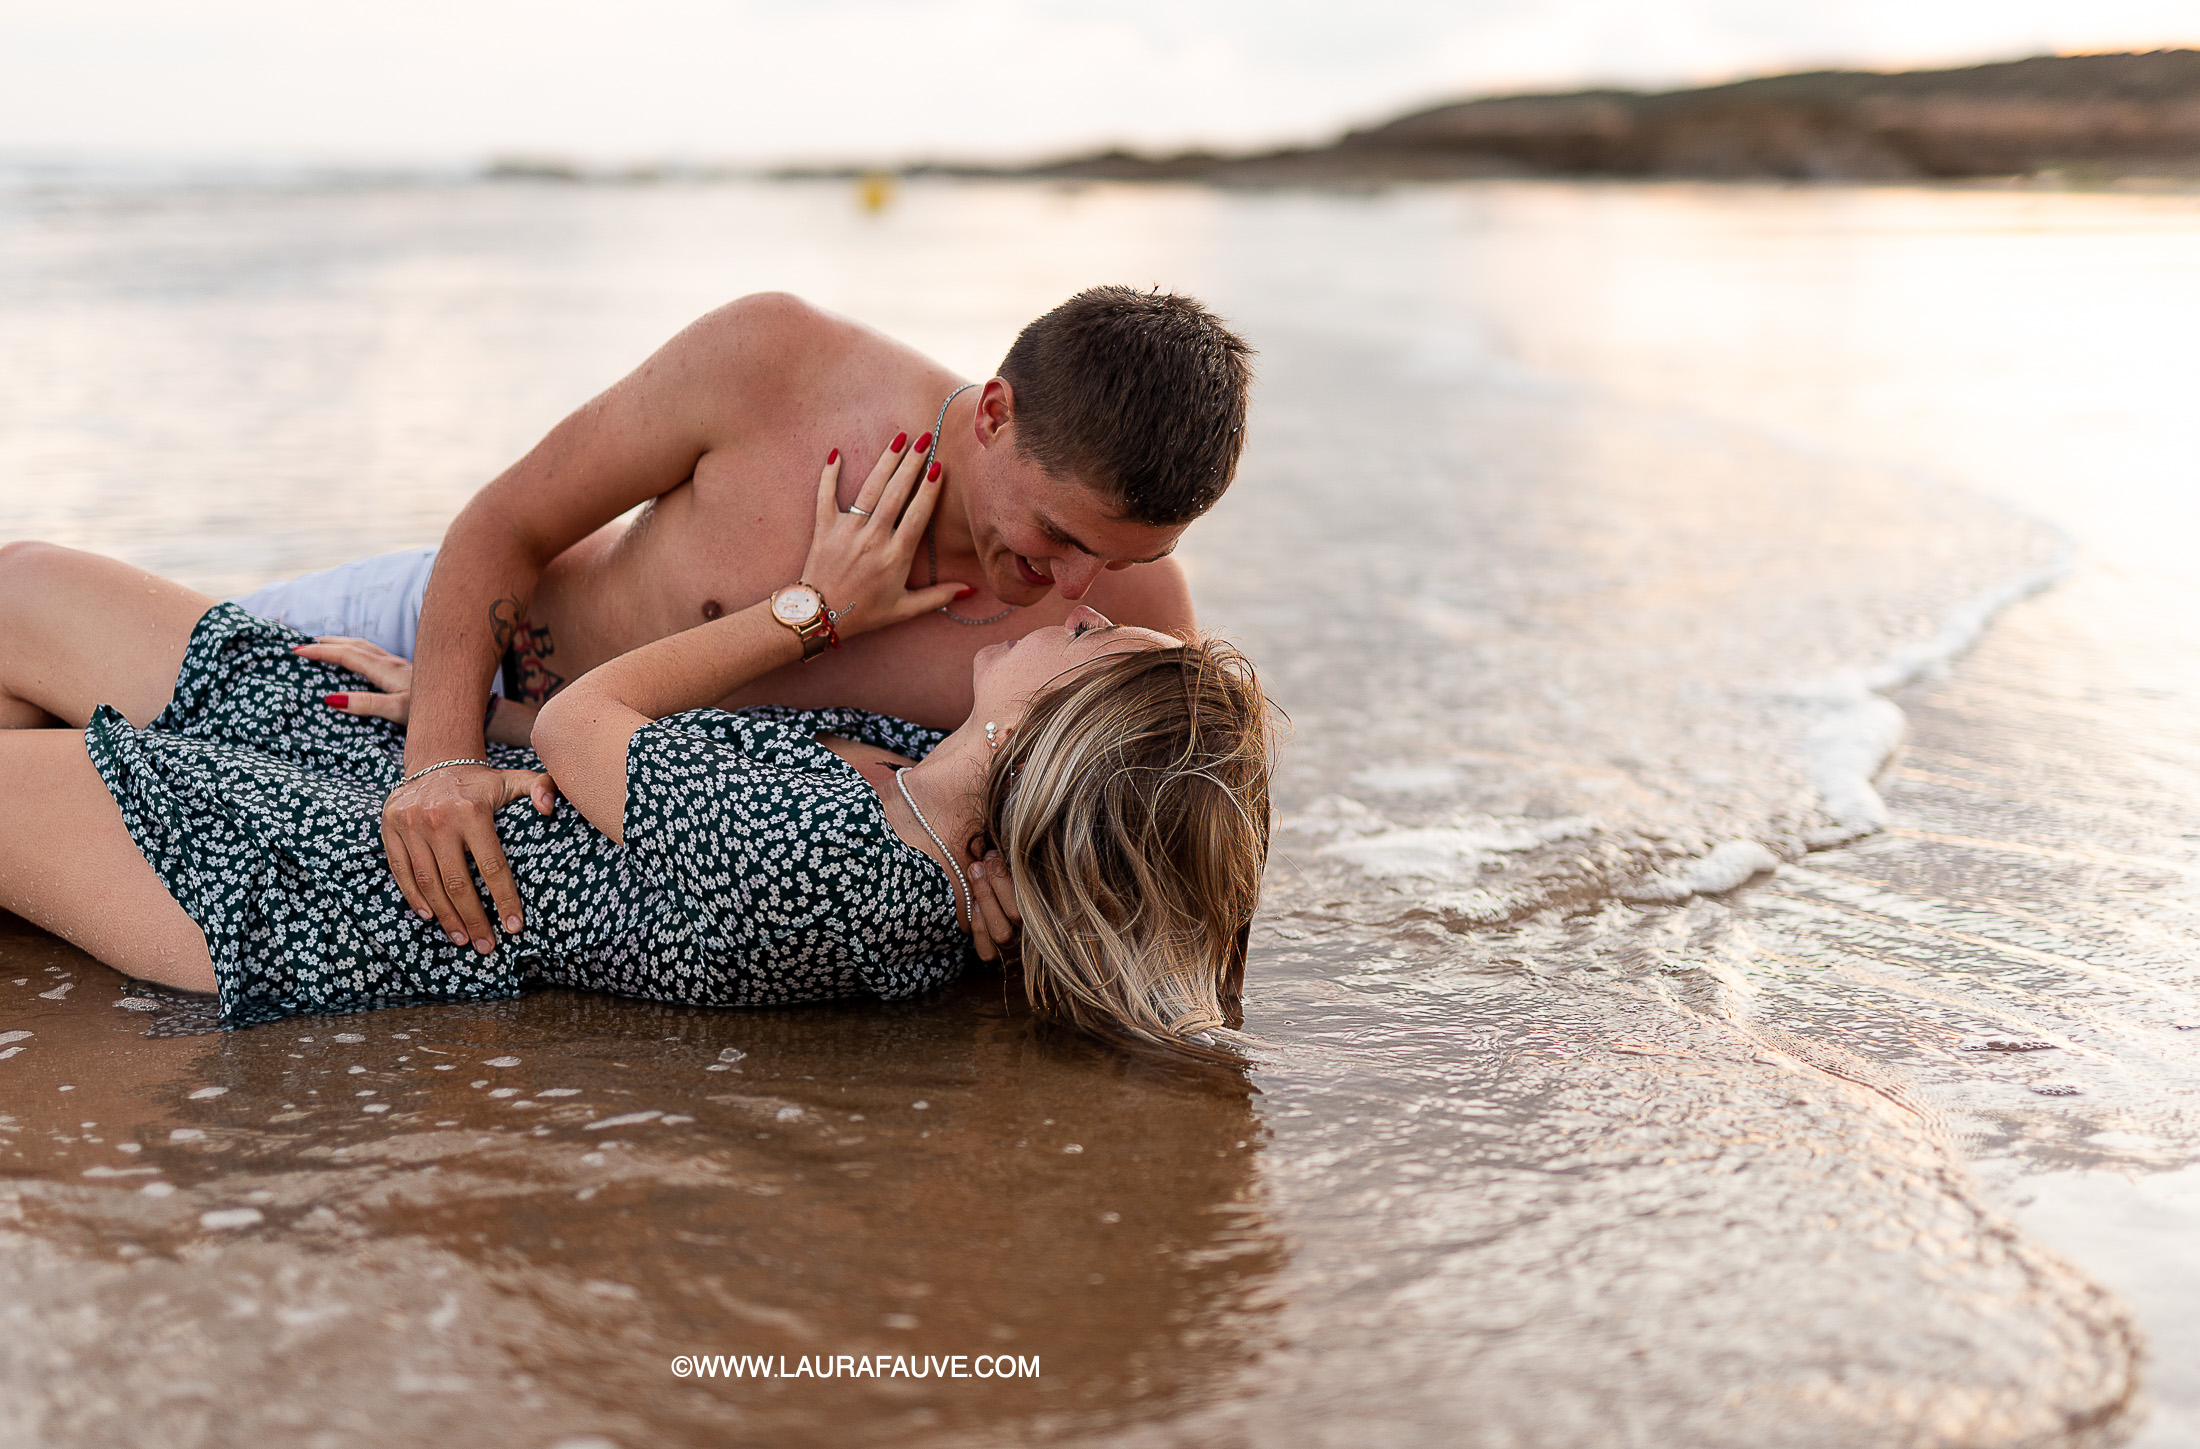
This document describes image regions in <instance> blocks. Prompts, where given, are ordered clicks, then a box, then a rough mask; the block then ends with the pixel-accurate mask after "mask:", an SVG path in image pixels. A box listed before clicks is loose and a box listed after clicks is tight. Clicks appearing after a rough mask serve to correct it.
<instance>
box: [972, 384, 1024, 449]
mask: <svg viewBox="0 0 2200 1449" xmlns="http://www.w3.org/2000/svg"><path fill="white" fill-rule="evenodd" d="M1015 419H1016V389H1014V388H1013V387H1010V386H1009V385H1008V379H1007V378H1005V377H993V378H987V379H986V384H985V388H984V390H983V391H981V392H980V393H979V394H978V413H977V416H976V418H974V419H973V420H972V421H973V423H974V425H975V426H976V427H977V430H978V446H979V447H981V448H990V447H992V446H993V443H994V440H995V439H997V438H999V437H1000V436H1001V435H1002V434H1003V433H1005V432H1007V431H1008V428H1009V425H1010V424H1011V423H1013V422H1014V421H1015Z"/></svg>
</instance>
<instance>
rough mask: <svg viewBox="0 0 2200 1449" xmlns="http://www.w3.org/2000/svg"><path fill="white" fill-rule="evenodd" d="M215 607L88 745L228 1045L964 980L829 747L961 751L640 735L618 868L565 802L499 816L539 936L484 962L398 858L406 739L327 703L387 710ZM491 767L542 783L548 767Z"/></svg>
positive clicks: (892, 993)
mask: <svg viewBox="0 0 2200 1449" xmlns="http://www.w3.org/2000/svg"><path fill="white" fill-rule="evenodd" d="M305 640H306V636H305V635H303V634H300V633H298V632H297V631H296V630H293V629H289V628H286V627H284V626H283V625H280V624H273V623H269V622H268V621H266V620H264V619H259V618H255V617H254V616H252V615H250V614H248V613H246V612H245V611H244V610H242V609H240V608H238V607H236V606H235V605H234V604H218V605H216V606H215V607H214V608H213V609H211V610H209V611H208V612H207V614H206V616H205V617H204V618H203V619H201V620H200V621H199V623H198V626H197V628H195V629H194V630H193V631H192V634H191V642H190V645H189V647H188V648H187V649H186V650H185V652H184V660H183V669H182V672H181V673H180V675H179V676H178V677H177V680H176V692H175V697H174V698H173V699H172V700H170V701H169V704H168V707H167V708H166V709H164V710H162V711H161V713H160V716H159V718H157V719H155V720H154V721H153V723H152V724H151V725H150V726H149V727H148V728H145V729H142V730H141V729H138V728H136V727H134V726H132V725H131V724H130V722H129V721H128V720H126V719H124V718H123V717H122V716H121V715H120V714H119V713H117V712H116V711H115V710H113V709H111V708H107V707H102V708H101V709H100V710H99V711H98V712H97V713H96V714H95V715H94V716H93V718H92V722H91V724H90V725H89V726H88V727H87V728H86V730H85V743H86V745H87V747H88V748H89V750H90V752H91V758H92V764H93V765H94V766H95V767H96V768H97V769H98V770H99V774H100V778H101V779H103V780H104V781H106V784H107V788H108V790H109V791H110V792H111V793H112V794H113V795H114V798H115V803H116V804H117V805H119V806H121V807H122V819H123V823H124V825H126V826H127V827H128V829H129V831H130V837H131V839H132V840H134V841H136V842H137V847H138V849H139V850H140V851H142V852H143V853H144V855H145V858H146V860H147V861H148V862H150V863H151V864H152V867H153V869H154V871H155V872H156V873H158V874H159V876H160V878H161V881H162V883H163V884H165V885H166V886H167V887H168V891H169V893H170V894H171V895H173V896H174V897H175V898H176V901H177V902H178V903H179V904H180V905H182V907H183V908H184V910H185V911H187V912H189V913H190V915H191V918H192V919H193V920H194V921H196V922H198V924H199V928H200V929H201V930H203V931H204V932H205V933H206V944H207V949H208V951H209V952H210V953H211V954H212V956H213V960H214V973H215V977H216V980H217V982H218V983H219V987H220V1000H221V1019H222V1022H223V1024H224V1025H228V1026H243V1025H247V1024H250V1023H253V1022H260V1021H271V1020H275V1019H277V1018H280V1017H284V1016H289V1015H293V1014H295V1013H299V1012H348V1011H366V1010H370V1009H373V1008H375V1007H383V1006H399V1005H412V1004H417V1003H421V1002H431V1001H479V1000H484V999H489V998H498V997H509V996H516V995H518V994H520V993H521V992H523V991H526V990H528V989H530V988H532V987H538V986H546V985H555V986H574V987H582V988H587V989H592V990H599V991H614V992H619V993H622V994H625V995H629V996H643V997H648V998H650V999H651V1000H655V1001H670V1002H683V1003H688V1004H693V1005H708V1006H756V1005H766V1004H777V1003H788V1002H800V1001H825V1000H830V999H833V998H837V997H852V996H865V995H869V996H877V997H883V998H893V997H903V996H911V995H914V994H916V993H918V992H921V991H925V990H927V989H929V988H931V987H934V986H938V985H940V984H942V983H944V982H947V981H949V980H952V979H953V978H954V977H955V976H957V975H958V974H960V973H961V971H962V970H963V969H964V967H965V966H966V965H967V963H968V953H969V942H968V938H967V937H966V936H964V935H963V933H962V931H961V929H960V928H959V926H958V925H957V923H956V914H955V898H954V895H953V887H952V886H951V885H950V884H949V883H948V881H947V877H946V873H945V871H944V870H943V869H942V867H941V866H940V865H939V863H938V862H936V861H934V860H933V859H932V858H931V857H930V856H928V855H926V854H924V853H923V852H922V851H919V850H916V849H914V848H913V847H911V846H910V845H909V844H907V843H906V842H905V841H903V840H902V839H901V837H900V836H898V835H896V834H895V833H894V830H893V827H892V826H891V825H889V824H888V823H887V819H886V816H885V813H884V811H883V810H882V809H881V808H880V804H879V799H878V796H877V794H876V793H874V792H873V790H872V789H871V787H870V785H868V784H867V783H866V782H865V781H864V779H863V777H862V776H861V775H859V774H857V773H856V771H855V770H854V769H853V768H852V767H850V766H849V765H848V764H847V763H846V762H845V761H844V760H842V759H841V758H840V757H839V756H838V755H836V754H834V753H833V752H832V751H831V750H829V749H827V748H825V747H824V746H823V745H821V744H819V743H818V742H817V736H819V735H821V734H826V735H837V736H842V737H845V738H848V739H853V740H860V741H862V742H864V743H867V744H873V745H877V746H879V747H881V748H883V749H888V750H892V751H895V752H896V753H899V754H903V755H907V756H910V757H911V758H914V759H921V758H923V757H924V756H925V755H926V754H927V753H929V752H930V751H931V750H932V748H933V747H934V746H935V745H937V744H938V743H939V742H940V740H941V739H942V738H943V736H942V734H941V733H940V732H939V731H937V730H929V729H924V728H921V727H919V726H917V725H913V724H908V723H906V722H904V721H901V720H895V719H889V718H886V717H885V716H883V715H875V714H868V713H865V712H864V711H861V710H852V709H822V710H793V709H777V708H764V709H746V710H738V711H734V712H732V713H728V712H726V711H724V710H716V709H698V710H691V711H689V712H688V713H686V714H680V715H674V716H672V717H671V718H669V719H662V720H658V721H656V722H655V723H653V724H649V725H645V726H644V727H643V728H641V729H639V730H637V731H635V733H634V738H633V741H632V743H630V744H629V745H628V746H627V758H626V779H627V800H626V819H625V836H626V841H625V843H624V844H619V843H617V842H614V841H613V840H611V839H610V838H609V837H608V836H606V835H604V834H603V833H602V832H601V831H599V830H597V829H596V828H595V827H594V826H592V825H590V824H589V823H588V821H587V819H586V818H585V817H583V816H582V815H581V813H580V812H579V811H578V810H577V809H575V808H574V807H573V805H572V803H571V802H570V801H566V800H560V801H559V802H558V808H557V813H556V814H555V815H552V816H547V817H546V816H542V815H539V814H537V813H536V811H535V808H534V806H533V805H532V804H530V803H528V802H527V801H525V800H519V801H515V802H513V803H512V804H510V805H507V806H506V807H504V809H503V810H501V811H500V812H498V814H497V832H498V835H499V836H500V838H501V839H502V841H503V844H504V852H505V858H506V859H507V860H508V861H509V862H510V864H511V867H512V875H513V878H514V881H515V882H516V884H517V886H518V889H519V894H520V899H521V901H522V902H523V903H524V905H525V907H526V914H527V922H526V929H525V931H524V932H523V933H522V934H520V935H519V936H516V937H507V936H499V938H498V941H497V947H496V950H495V951H494V952H493V953H491V954H489V955H486V956H484V955H482V954H480V953H478V952H476V951H475V950H474V949H473V948H472V947H471V946H454V945H452V944H451V943H450V942H449V941H447V940H446V939H444V936H443V933H442V931H441V929H440V928H439V927H438V926H437V925H436V924H435V923H434V922H433V921H423V920H421V919H419V918H418V917H417V916H415V915H414V914H413V913H412V909H411V908H410V907H409V906H407V905H406V904H405V899H404V897H403V895H402V894H400V893H399V891H398V889H397V885H396V882H395V881H393V880H392V879H391V878H390V873H389V867H388V865H387V864H386V863H385V861H384V858H383V849H382V828H381V821H382V801H383V797H384V796H386V795H387V794H388V793H389V791H390V789H391V788H392V787H393V786H395V785H396V784H397V782H398V780H399V779H400V778H401V775H402V770H403V766H402V763H401V762H402V758H403V752H404V734H403V732H402V731H401V730H400V729H399V728H398V727H396V726H395V725H392V724H390V723H388V722H387V721H384V720H378V719H371V718H367V717H365V716H360V715H350V714H344V713H341V712H340V711H337V710H333V709H330V708H329V707H328V706H327V705H325V704H324V703H322V701H321V696H322V695H324V694H328V693H331V692H341V691H344V690H352V689H368V688H372V686H371V685H369V684H368V683H367V682H366V681H364V680H362V679H360V678H358V677H357V676H355V675H353V674H352V673H351V672H350V671H348V670H345V669H342V668H339V667H337V666H334V665H329V664H321V663H316V662H314V661H312V660H309V659H302V658H300V657H299V656H298V655H296V654H293V653H292V652H291V646H292V645H294V644H299V643H303V642H305ZM489 755H490V759H491V760H492V762H493V763H495V764H497V765H498V766H500V767H502V768H505V769H539V768H541V763H540V761H539V760H537V759H536V757H535V754H534V752H533V751H532V750H526V749H519V748H516V747H513V746H508V745H492V746H490V749H489Z"/></svg>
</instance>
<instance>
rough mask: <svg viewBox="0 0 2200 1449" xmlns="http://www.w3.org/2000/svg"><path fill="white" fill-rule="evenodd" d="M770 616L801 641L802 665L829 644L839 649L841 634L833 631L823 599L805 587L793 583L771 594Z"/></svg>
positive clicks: (831, 620) (831, 621)
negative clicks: (790, 630) (791, 631)
mask: <svg viewBox="0 0 2200 1449" xmlns="http://www.w3.org/2000/svg"><path fill="white" fill-rule="evenodd" d="M772 617H773V618H774V619H777V620H778V621H779V622H780V623H782V624H785V625H786V626H787V627H788V628H790V629H792V630H794V636H795V637H796V638H797V639H800V640H801V641H802V658H803V661H804V662H805V663H807V662H808V661H809V660H812V659H815V658H817V656H818V655H820V654H823V653H824V652H825V646H826V645H828V644H830V645H832V646H833V647H834V648H835V649H838V648H839V647H840V635H839V634H838V633H836V632H835V631H834V629H833V616H832V614H831V613H830V612H828V611H827V609H826V608H825V596H824V595H823V594H820V593H819V592H818V591H817V590H815V589H813V588H811V587H810V586H809V585H808V584H804V583H792V584H789V585H787V586H786V587H785V588H783V589H781V590H780V591H779V592H778V593H776V594H773V595H772Z"/></svg>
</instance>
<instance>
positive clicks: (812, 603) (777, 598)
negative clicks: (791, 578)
mask: <svg viewBox="0 0 2200 1449" xmlns="http://www.w3.org/2000/svg"><path fill="white" fill-rule="evenodd" d="M819 603H820V600H819V599H818V597H817V592H816V591H815V590H814V589H805V588H803V587H802V586H801V585H799V584H796V585H793V586H791V587H788V588H784V589H781V590H780V591H779V592H778V593H777V594H774V595H773V596H772V613H773V615H774V616H775V617H777V618H778V619H779V621H780V622H781V623H783V624H807V623H809V622H810V620H812V619H814V618H816V617H817V616H818V615H819V614H820V613H822V612H823V610H821V609H820V608H819Z"/></svg>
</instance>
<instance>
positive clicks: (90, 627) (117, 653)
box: [0, 543, 214, 865]
mask: <svg viewBox="0 0 2200 1449" xmlns="http://www.w3.org/2000/svg"><path fill="white" fill-rule="evenodd" d="M213 606H214V600H212V599H211V598H208V597H207V596H206V595H205V594H202V593H200V592H198V591H197V590H196V589H187V588H185V587H184V586H183V585H181V584H178V583H173V582H171V581H170V580H168V579H164V578H161V577H160V576H159V575H157V574H149V573H147V572H145V570H143V569H139V568H132V567H131V566H130V565H128V564H126V563H118V562H116V561H115V560H114V559H111V558H102V557H100V556H99V555H98V554H94V553H81V552H79V551H77V550H76V549H73V548H62V547H60V546H59V545H56V544H50V543H10V544H0V729H34V728H38V727H40V726H50V725H52V724H54V723H55V722H56V721H59V722H60V723H62V724H70V725H76V726H79V727H81V726H83V725H84V724H85V723H86V722H87V721H89V720H90V719H91V717H92V710H93V708H94V707H95V706H97V705H102V704H111V705H113V706H114V707H115V708H116V709H119V710H121V711H122V712H123V714H124V715H126V716H128V717H129V720H130V723H132V724H135V725H144V724H149V723H151V722H152V718H153V716H154V715H156V714H159V713H160V712H161V709H162V708H163V707H164V706H165V705H166V704H167V703H168V699H169V696H171V695H173V694H174V693H175V691H176V672H177V671H178V670H179V669H181V668H182V667H183V650H184V646H185V645H186V644H188V643H189V642H190V641H191V631H192V629H193V628H195V627H196V626H197V624H198V622H199V620H200V618H201V617H202V616H204V615H205V613H206V611H207V610H208V609H210V608H212V607H213ZM80 753H81V751H80ZM87 768H88V767H87ZM95 782H96V777H95ZM101 794H102V795H104V794H105V791H102V792H101ZM125 843H127V840H126V841H125ZM132 853H133V854H135V852H134V851H133V852H132ZM140 864H141V865H142V864H143V862H142V861H141V862H140Z"/></svg>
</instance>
